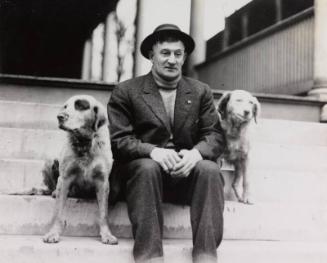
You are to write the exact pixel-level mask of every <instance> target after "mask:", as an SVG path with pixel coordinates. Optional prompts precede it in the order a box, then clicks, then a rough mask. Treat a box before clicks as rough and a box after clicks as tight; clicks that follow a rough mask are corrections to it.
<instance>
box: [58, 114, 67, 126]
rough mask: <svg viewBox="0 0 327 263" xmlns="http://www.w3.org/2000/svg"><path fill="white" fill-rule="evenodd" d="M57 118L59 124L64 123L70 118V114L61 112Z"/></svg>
mask: <svg viewBox="0 0 327 263" xmlns="http://www.w3.org/2000/svg"><path fill="white" fill-rule="evenodd" d="M57 119H58V123H59V126H60V125H62V124H64V122H65V121H66V120H67V119H68V114H66V113H59V114H58V115H57Z"/></svg>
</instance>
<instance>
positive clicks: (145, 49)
mask: <svg viewBox="0 0 327 263" xmlns="http://www.w3.org/2000/svg"><path fill="white" fill-rule="evenodd" d="M163 36H174V37H176V38H177V39H180V40H181V41H182V42H183V43H184V46H185V51H186V53H187V54H191V53H192V51H193V50H194V47H195V43H194V40H193V38H192V37H190V36H189V35H188V34H186V33H184V32H182V31H181V30H180V29H179V27H178V26H176V25H173V24H162V25H160V26H158V27H156V29H155V30H154V31H153V33H152V34H151V35H149V36H147V37H146V38H145V39H144V40H143V42H142V44H141V53H142V55H143V56H144V57H145V58H147V59H149V51H150V50H151V49H152V47H153V45H154V44H155V43H156V42H157V41H158V40H159V39H160V37H163Z"/></svg>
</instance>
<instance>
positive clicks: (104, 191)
mask: <svg viewBox="0 0 327 263" xmlns="http://www.w3.org/2000/svg"><path fill="white" fill-rule="evenodd" d="M95 185H96V195H97V200H98V206H99V228H100V236H101V241H102V243H104V244H110V245H116V244H118V240H117V238H116V237H115V236H114V235H113V234H112V233H111V231H110V228H109V225H108V197H109V180H108V179H104V181H103V180H100V179H96V182H95Z"/></svg>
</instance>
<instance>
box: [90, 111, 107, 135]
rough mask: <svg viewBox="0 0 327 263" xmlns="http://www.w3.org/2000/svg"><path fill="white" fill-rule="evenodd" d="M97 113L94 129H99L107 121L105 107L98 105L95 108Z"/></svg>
mask: <svg viewBox="0 0 327 263" xmlns="http://www.w3.org/2000/svg"><path fill="white" fill-rule="evenodd" d="M93 111H94V113H95V121H94V127H93V129H94V131H97V130H98V129H99V128H100V127H101V126H102V125H104V124H105V123H106V121H107V117H106V113H105V110H104V109H103V107H101V106H99V105H96V106H94V108H93Z"/></svg>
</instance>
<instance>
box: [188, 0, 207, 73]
mask: <svg viewBox="0 0 327 263" xmlns="http://www.w3.org/2000/svg"><path fill="white" fill-rule="evenodd" d="M204 7H205V1H203V0H191V17H190V35H191V36H192V37H193V39H194V41H195V49H194V51H193V53H192V54H191V55H190V56H189V58H188V65H187V66H188V67H187V68H188V75H189V76H191V77H195V78H196V77H197V76H196V71H195V70H194V66H195V65H197V64H200V63H202V62H204V61H205V57H206V41H205V39H204V33H203V31H204Z"/></svg>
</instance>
